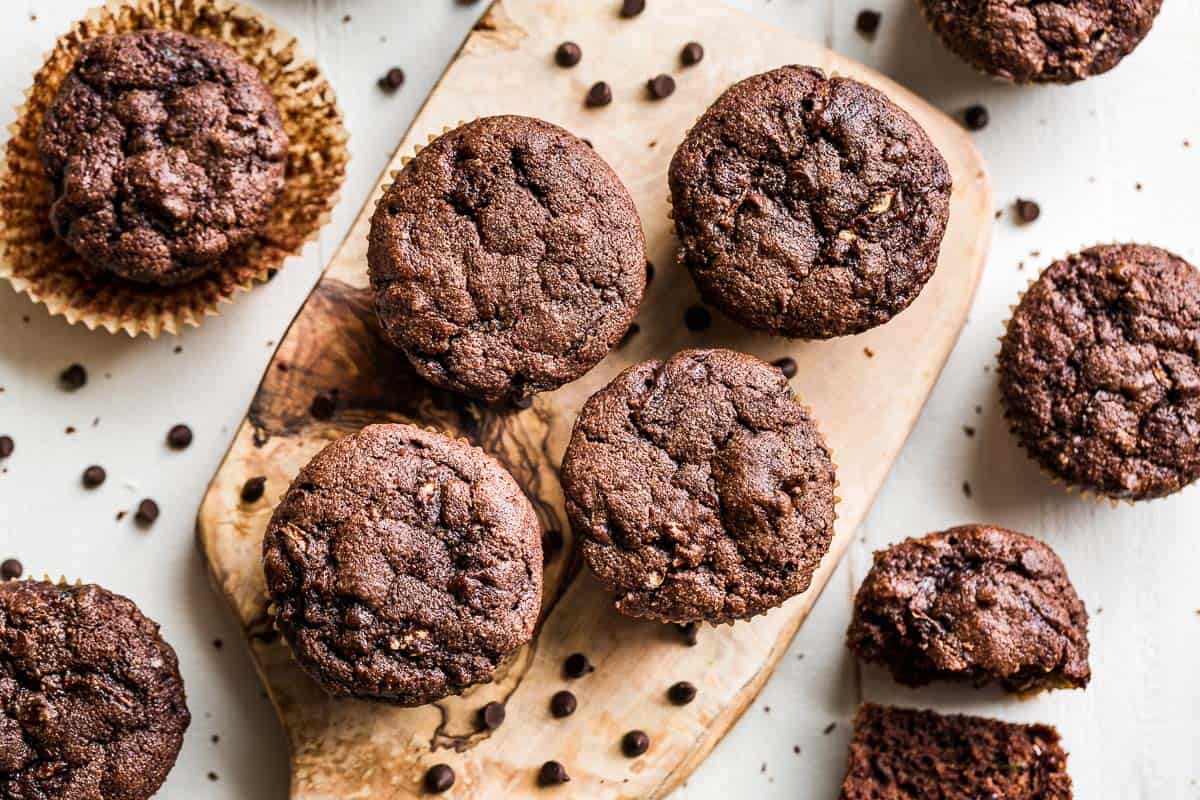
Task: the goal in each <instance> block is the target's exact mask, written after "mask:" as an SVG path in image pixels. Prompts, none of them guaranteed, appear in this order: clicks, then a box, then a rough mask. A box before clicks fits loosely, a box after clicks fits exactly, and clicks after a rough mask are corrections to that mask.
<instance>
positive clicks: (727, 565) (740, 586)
mask: <svg viewBox="0 0 1200 800" xmlns="http://www.w3.org/2000/svg"><path fill="white" fill-rule="evenodd" d="M562 483H563V490H564V492H565V494H566V505H567V512H568V514H569V516H570V519H571V525H572V527H573V528H574V530H575V532H576V534H577V535H578V536H579V537H580V538H581V540H582V541H583V555H584V558H585V559H586V561H587V563H588V566H589V567H590V568H591V570H592V572H593V573H595V574H596V576H597V577H598V578H599V579H600V580H601V581H602V582H603V583H604V584H606V585H607V586H608V587H609V588H611V589H612V590H613V591H614V592H615V593H616V607H617V610H619V611H620V612H622V613H624V614H628V615H630V616H635V617H649V618H651V619H657V620H661V621H664V622H695V621H701V620H704V621H708V622H716V623H720V622H731V621H733V620H736V619H747V618H749V617H753V616H755V615H757V614H761V613H763V612H765V611H768V610H769V609H771V608H774V607H775V606H778V605H780V604H781V603H783V601H785V600H787V599H788V598H789V597H791V596H793V595H796V594H799V593H801V592H803V591H804V590H805V589H807V588H808V585H809V583H810V581H811V578H812V574H813V572H814V571H815V570H816V568H817V566H818V565H819V564H820V562H821V558H822V557H823V556H824V555H825V552H826V550H828V549H829V543H830V541H831V539H832V537H833V522H834V503H835V498H834V486H835V475H834V465H833V462H832V460H831V459H830V453H829V448H828V447H827V446H826V445H825V440H824V439H823V438H822V437H821V434H820V432H819V431H818V430H817V427H816V424H815V423H814V422H813V419H812V417H811V416H810V415H809V413H808V410H807V409H805V408H804V407H803V406H801V405H800V403H799V402H797V400H796V398H795V396H794V395H793V394H792V391H791V389H790V388H789V386H788V382H787V379H786V378H784V376H783V373H782V372H781V371H780V370H778V369H776V368H775V367H772V366H771V365H769V364H766V363H764V362H762V361H759V360H758V359H757V358H754V357H753V356H749V355H744V354H742V353H735V352H731V351H729V350H685V351H682V352H680V353H677V354H675V355H674V356H672V357H671V358H669V359H667V360H666V361H646V362H643V363H641V364H636V365H634V366H633V367H630V368H629V369H627V370H626V371H625V372H623V373H621V374H620V375H619V376H617V378H616V379H615V380H613V382H612V383H610V384H609V385H608V386H607V387H605V388H604V389H602V390H600V391H599V392H597V393H596V394H595V395H593V396H592V397H591V399H589V400H588V402H587V403H586V404H585V405H584V407H583V411H582V412H581V413H580V415H579V419H578V420H577V421H576V423H575V430H574V432H573V433H572V436H571V441H570V444H569V446H568V448H567V453H566V457H565V459H564V461H563V465H562Z"/></svg>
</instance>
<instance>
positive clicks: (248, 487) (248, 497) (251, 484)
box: [242, 475, 267, 503]
mask: <svg viewBox="0 0 1200 800" xmlns="http://www.w3.org/2000/svg"><path fill="white" fill-rule="evenodd" d="M266 488H267V479H266V477H265V476H263V475H259V476H258V477H256V478H250V479H248V480H247V481H246V482H245V483H244V484H242V502H243V503H257V502H258V501H259V500H261V499H262V496H263V492H265V491H266Z"/></svg>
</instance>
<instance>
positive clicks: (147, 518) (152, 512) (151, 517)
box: [133, 497, 158, 525]
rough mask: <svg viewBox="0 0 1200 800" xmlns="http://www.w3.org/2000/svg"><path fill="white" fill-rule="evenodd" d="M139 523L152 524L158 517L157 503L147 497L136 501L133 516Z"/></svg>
mask: <svg viewBox="0 0 1200 800" xmlns="http://www.w3.org/2000/svg"><path fill="white" fill-rule="evenodd" d="M133 518H134V519H136V520H137V521H138V524H140V525H153V524H154V521H155V520H156V519H158V503H156V502H154V501H153V500H151V499H150V498H149V497H147V498H146V499H145V500H143V501H142V502H140V503H138V507H137V514H135V515H134V517H133Z"/></svg>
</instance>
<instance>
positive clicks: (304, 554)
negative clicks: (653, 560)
mask: <svg viewBox="0 0 1200 800" xmlns="http://www.w3.org/2000/svg"><path fill="white" fill-rule="evenodd" d="M263 563H264V566H265V569H266V576H267V588H268V590H269V592H270V597H271V602H272V603H273V604H274V607H275V619H276V624H277V625H278V627H279V629H280V631H281V632H282V633H283V635H284V637H285V638H286V639H287V641H288V644H290V645H291V648H292V652H293V654H294V655H295V657H296V660H297V661H298V662H299V663H300V665H301V666H302V667H303V668H304V670H305V671H306V672H308V674H309V675H311V676H312V677H313V678H314V679H315V680H316V681H317V682H318V683H320V684H321V686H322V688H324V689H325V690H326V691H327V692H328V693H330V694H331V695H334V696H354V697H360V698H363V699H369V700H383V701H387V702H392V703H397V704H400V705H406V706H416V705H422V704H424V703H429V702H432V701H434V700H438V699H440V698H442V697H445V696H447V695H450V694H459V693H461V692H462V691H463V690H464V689H466V688H467V687H469V686H471V685H472V684H475V683H480V682H484V681H489V680H491V679H492V676H493V674H494V673H495V671H496V668H497V666H498V665H499V664H500V663H501V662H502V661H503V660H504V659H505V657H507V656H508V655H509V654H510V653H512V652H513V651H514V650H516V649H517V648H518V647H520V646H521V645H522V644H524V643H525V642H527V641H528V640H529V638H530V636H532V634H533V626H534V623H535V622H536V621H537V615H538V611H539V608H540V603H541V589H542V547H541V537H540V535H539V528H538V522H537V518H536V516H535V515H534V512H533V508H532V506H530V504H529V501H528V500H527V499H526V498H525V496H524V495H523V494H522V493H521V490H520V489H519V488H518V487H517V484H516V482H515V481H514V480H513V479H512V476H510V475H509V474H508V473H507V472H506V471H505V470H504V469H503V467H501V466H500V465H499V464H498V463H497V462H496V461H495V460H494V459H492V458H491V457H490V456H488V455H486V454H485V453H484V452H483V451H482V450H479V449H477V448H474V447H471V446H470V445H468V444H466V443H464V442H461V441H456V440H453V439H449V438H447V437H445V436H443V435H441V434H438V433H431V432H428V431H423V430H420V429H419V428H414V427H412V426H409V425H369V426H367V427H365V428H363V429H362V430H361V431H359V432H358V433H355V434H352V435H350V436H345V437H343V438H341V439H338V440H337V441H335V442H333V443H332V444H330V445H329V446H328V447H326V448H325V449H324V450H322V451H321V452H320V453H318V454H317V456H316V457H315V458H313V460H312V461H311V462H309V464H308V465H307V466H306V467H304V469H302V470H301V471H300V474H299V475H298V476H297V477H296V479H295V481H293V482H292V485H291V488H289V489H288V492H287V494H286V495H285V496H284V498H283V501H282V502H281V503H280V504H279V507H278V508H276V509H275V513H274V515H273V516H272V517H271V522H270V524H269V525H268V527H267V533H266V538H265V539H264V541H263Z"/></svg>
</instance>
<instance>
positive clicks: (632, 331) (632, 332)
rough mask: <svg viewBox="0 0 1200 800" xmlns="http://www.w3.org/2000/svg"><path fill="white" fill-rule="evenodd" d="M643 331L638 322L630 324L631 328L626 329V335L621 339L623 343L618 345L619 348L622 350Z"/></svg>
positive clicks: (620, 342)
mask: <svg viewBox="0 0 1200 800" xmlns="http://www.w3.org/2000/svg"><path fill="white" fill-rule="evenodd" d="M641 329H642V326H641V325H638V324H637V323H636V322H631V323H629V327H628V328H626V329H625V335H624V336H622V337H621V341H619V342H618V343H617V347H618V348H621V347H624V346H625V345H627V344H629V341H630V339H632V338H633V337H634V336H637V335H638V332H639V331H641Z"/></svg>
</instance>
